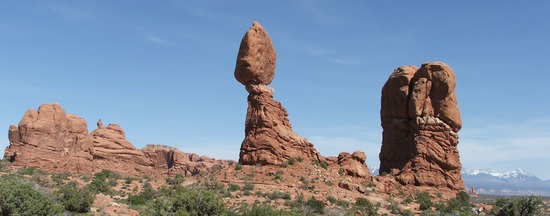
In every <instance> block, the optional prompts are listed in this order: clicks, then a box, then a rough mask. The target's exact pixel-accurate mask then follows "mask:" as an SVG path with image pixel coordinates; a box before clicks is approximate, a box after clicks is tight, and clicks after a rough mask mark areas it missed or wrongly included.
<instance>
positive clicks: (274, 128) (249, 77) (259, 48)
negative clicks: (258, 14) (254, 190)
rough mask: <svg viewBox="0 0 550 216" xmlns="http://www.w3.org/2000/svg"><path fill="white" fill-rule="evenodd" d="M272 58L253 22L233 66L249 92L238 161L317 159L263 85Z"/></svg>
mask: <svg viewBox="0 0 550 216" xmlns="http://www.w3.org/2000/svg"><path fill="white" fill-rule="evenodd" d="M275 61H276V55H275V49H274V48H273V45H272V43H271V39H270V38H269V36H268V35H267V33H266V32H265V30H264V29H263V28H262V26H261V25H260V24H259V23H257V22H254V24H253V25H252V27H251V28H250V29H249V30H248V32H247V33H246V34H245V36H244V37H243V40H242V42H241V46H240V49H239V54H238V56H237V64H236V67H235V78H236V79H237V81H239V82H240V83H241V84H243V85H244V86H245V88H246V90H247V91H248V93H249V95H248V111H247V114H246V122H245V139H244V141H243V142H242V145H241V151H240V154H239V162H240V163H242V164H249V165H254V164H272V165H280V164H282V163H283V162H285V161H287V160H288V159H290V158H303V159H307V160H320V156H319V153H317V150H316V149H315V148H314V147H313V144H311V143H310V142H308V141H307V140H306V139H304V138H302V137H300V136H299V135H298V134H296V133H294V132H293V131H292V126H291V124H290V121H289V120H288V113H287V111H286V109H285V108H284V107H283V106H282V105H281V103H280V102H278V101H275V100H274V99H273V92H274V90H273V89H272V88H271V87H269V86H267V85H268V84H269V83H271V81H272V80H273V77H274V74H275Z"/></svg>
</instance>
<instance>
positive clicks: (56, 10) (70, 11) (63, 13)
mask: <svg viewBox="0 0 550 216" xmlns="http://www.w3.org/2000/svg"><path fill="white" fill-rule="evenodd" d="M45 7H46V8H47V9H48V10H49V11H50V12H52V13H53V14H56V15H57V16H59V17H61V18H63V19H66V20H83V19H89V18H91V17H92V14H90V13H89V12H87V11H84V10H81V9H77V8H74V7H71V6H69V5H61V4H53V3H52V4H48V5H46V6H45Z"/></svg>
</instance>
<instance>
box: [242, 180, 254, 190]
mask: <svg viewBox="0 0 550 216" xmlns="http://www.w3.org/2000/svg"><path fill="white" fill-rule="evenodd" d="M243 189H244V190H249V191H251V190H254V184H252V183H250V182H245V183H244V187H243Z"/></svg>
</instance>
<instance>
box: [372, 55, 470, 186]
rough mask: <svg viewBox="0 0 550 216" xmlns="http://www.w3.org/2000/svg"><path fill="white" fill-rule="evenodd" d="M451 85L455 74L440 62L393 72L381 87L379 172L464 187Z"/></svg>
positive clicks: (407, 180) (458, 121)
mask: <svg viewBox="0 0 550 216" xmlns="http://www.w3.org/2000/svg"><path fill="white" fill-rule="evenodd" d="M455 88H456V82H455V74H454V72H453V70H452V69H451V68H450V67H449V66H448V65H446V64H445V63H442V62H430V63H424V64H422V66H421V67H420V68H417V67H415V66H402V67H399V68H397V69H396V70H395V71H394V72H393V73H392V75H391V76H390V77H389V79H388V81H387V82H386V84H385V85H384V87H383V89H382V108H381V111H380V116H381V120H382V128H383V130H384V131H383V135H382V148H381V152H380V155H379V157H380V174H385V173H387V174H390V175H392V176H395V178H396V180H397V181H398V182H399V183H401V184H404V185H417V186H433V187H440V188H450V189H453V190H462V189H463V188H464V183H463V181H462V175H461V174H460V169H461V168H462V164H461V163H460V157H459V154H458V149H457V145H458V135H457V132H458V131H459V130H460V128H461V126H462V121H461V118H460V111H459V109H458V105H457V100H456V94H455Z"/></svg>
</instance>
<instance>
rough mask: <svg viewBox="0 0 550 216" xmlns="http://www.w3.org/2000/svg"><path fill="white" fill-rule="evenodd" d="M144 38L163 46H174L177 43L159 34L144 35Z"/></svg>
mask: <svg viewBox="0 0 550 216" xmlns="http://www.w3.org/2000/svg"><path fill="white" fill-rule="evenodd" d="M144 38H145V40H147V41H149V42H151V43H154V44H158V45H163V46H174V45H175V43H173V42H171V41H169V40H167V39H165V38H163V37H159V36H155V35H144Z"/></svg>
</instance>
